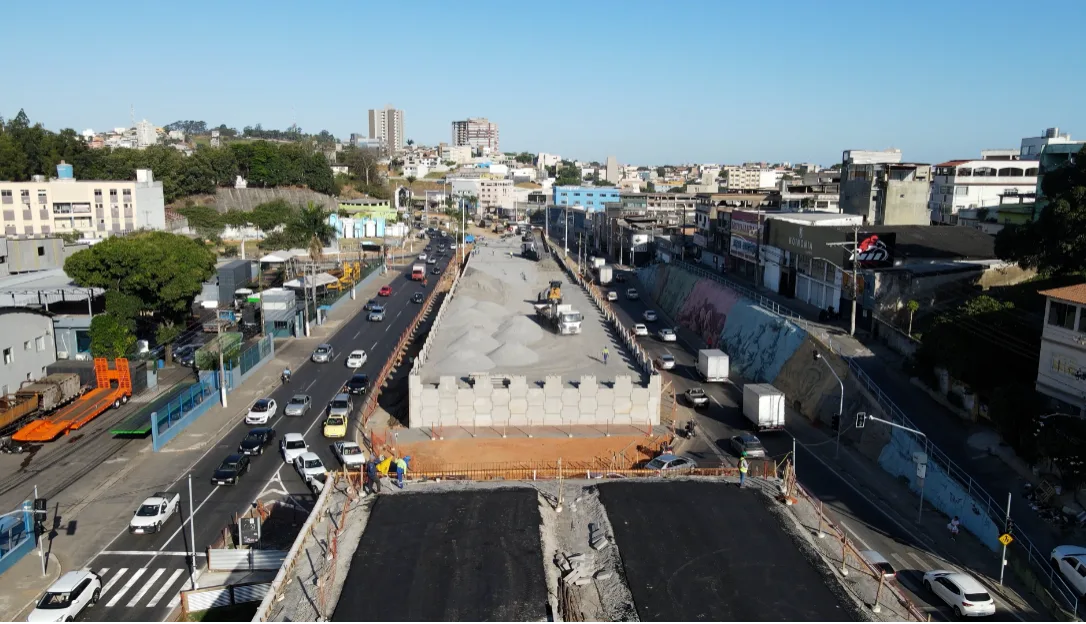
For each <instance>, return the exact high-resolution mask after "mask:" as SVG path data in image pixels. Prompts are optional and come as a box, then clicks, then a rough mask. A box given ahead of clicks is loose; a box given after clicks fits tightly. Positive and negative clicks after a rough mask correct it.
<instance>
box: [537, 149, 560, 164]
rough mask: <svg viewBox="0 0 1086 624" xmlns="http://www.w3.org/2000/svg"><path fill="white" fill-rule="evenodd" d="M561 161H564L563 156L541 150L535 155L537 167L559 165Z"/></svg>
mask: <svg viewBox="0 0 1086 624" xmlns="http://www.w3.org/2000/svg"><path fill="white" fill-rule="evenodd" d="M560 162H562V157H561V156H559V155H558V154H546V153H543V152H540V153H539V154H536V157H535V164H536V166H537V167H557V166H558V163H560Z"/></svg>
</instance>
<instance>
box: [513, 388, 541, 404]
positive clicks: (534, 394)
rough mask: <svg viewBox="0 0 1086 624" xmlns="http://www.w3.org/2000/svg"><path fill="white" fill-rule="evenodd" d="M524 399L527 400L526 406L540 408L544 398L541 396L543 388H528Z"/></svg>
mask: <svg viewBox="0 0 1086 624" xmlns="http://www.w3.org/2000/svg"><path fill="white" fill-rule="evenodd" d="M513 396H516V395H513ZM526 398H527V399H528V405H539V406H542V405H543V399H544V398H545V397H544V395H543V388H530V389H529V390H528V393H527V395H526Z"/></svg>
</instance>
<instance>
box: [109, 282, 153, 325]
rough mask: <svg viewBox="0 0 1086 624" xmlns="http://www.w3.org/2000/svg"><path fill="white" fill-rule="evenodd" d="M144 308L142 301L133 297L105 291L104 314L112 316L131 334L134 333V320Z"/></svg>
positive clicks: (113, 291)
mask: <svg viewBox="0 0 1086 624" xmlns="http://www.w3.org/2000/svg"><path fill="white" fill-rule="evenodd" d="M146 308H147V306H146V305H145V304H144V303H143V301H140V298H139V297H137V296H135V295H128V294H125V293H123V292H121V291H119V290H107V291H106V314H109V315H110V316H112V317H113V318H114V319H116V320H117V322H118V323H121V324H123V325H124V326H125V327H127V328H128V330H129V331H131V332H135V331H136V320H137V319H139V317H140V316H141V315H142V314H143V311H144V310H145V309H146Z"/></svg>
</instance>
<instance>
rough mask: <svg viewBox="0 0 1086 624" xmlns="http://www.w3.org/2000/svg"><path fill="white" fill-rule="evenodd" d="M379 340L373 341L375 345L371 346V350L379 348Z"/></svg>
mask: <svg viewBox="0 0 1086 624" xmlns="http://www.w3.org/2000/svg"><path fill="white" fill-rule="evenodd" d="M385 331H388V330H387V329H386V330H385ZM378 342H379V341H377V340H374V341H373V346H372V347H370V351H373V350H374V349H376V348H377V343H378Z"/></svg>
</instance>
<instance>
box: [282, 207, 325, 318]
mask: <svg viewBox="0 0 1086 624" xmlns="http://www.w3.org/2000/svg"><path fill="white" fill-rule="evenodd" d="M329 214H331V213H329V212H328V211H327V210H325V209H324V206H321V205H319V204H315V203H313V202H309V203H308V204H307V205H306V206H305V207H304V208H302V209H300V210H299V211H298V212H297V213H296V214H295V215H294V218H293V219H292V220H291V222H290V223H288V224H287V232H288V233H289V234H290V236H291V238H292V239H293V240H296V241H298V242H303V241H304V242H305V244H306V246H307V248H308V250H309V258H310V259H311V260H312V261H313V267H314V270H313V273H314V274H315V273H316V267H318V266H320V263H321V261H322V260H323V259H324V254H323V249H324V246H325V245H328V244H331V242H332V238H334V237H335V235H336V228H335V227H333V226H332V224H331V223H329V222H328V215H329ZM314 281H315V278H314ZM316 299H317V287H316V284H315V283H314V285H313V300H314V301H316Z"/></svg>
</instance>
